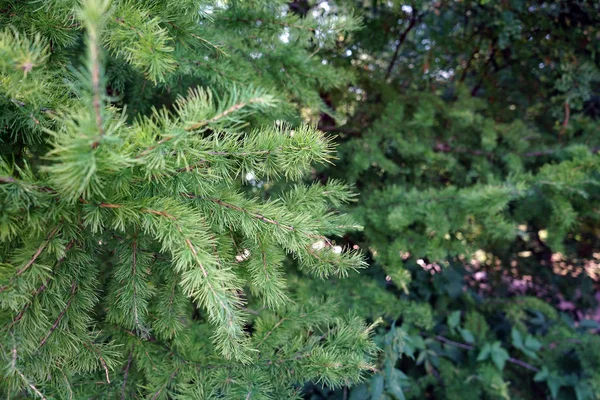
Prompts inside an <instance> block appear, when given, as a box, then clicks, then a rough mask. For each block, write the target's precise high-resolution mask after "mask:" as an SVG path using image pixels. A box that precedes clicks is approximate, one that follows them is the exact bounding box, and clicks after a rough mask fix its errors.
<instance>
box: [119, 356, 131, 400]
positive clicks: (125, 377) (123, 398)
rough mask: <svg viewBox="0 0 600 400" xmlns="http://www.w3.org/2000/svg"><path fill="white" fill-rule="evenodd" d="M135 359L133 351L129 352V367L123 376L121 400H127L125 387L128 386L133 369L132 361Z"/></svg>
mask: <svg viewBox="0 0 600 400" xmlns="http://www.w3.org/2000/svg"><path fill="white" fill-rule="evenodd" d="M132 359H133V351H131V352H129V358H128V359H127V365H126V366H125V371H124V375H123V387H122V388H121V400H125V387H126V386H127V378H128V377H129V368H130V367H131V361H132Z"/></svg>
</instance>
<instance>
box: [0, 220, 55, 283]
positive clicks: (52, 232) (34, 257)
mask: <svg viewBox="0 0 600 400" xmlns="http://www.w3.org/2000/svg"><path fill="white" fill-rule="evenodd" d="M56 232H58V226H56V227H54V229H52V231H50V233H49V234H48V236H47V237H46V240H44V242H43V243H42V244H41V245H40V247H38V249H37V250H36V252H35V253H34V254H33V256H32V257H31V259H29V261H28V262H27V264H25V266H24V267H23V268H21V269H20V270H18V271H17V272H16V273H15V275H14V276H13V277H12V278H11V279H10V281H9V282H8V284H7V285H5V286H3V287H1V288H0V293H2V292H3V291H5V290H6V289H7V288H8V287H9V286H10V285H11V284H12V283H13V282H14V281H15V279H16V278H17V277H18V276H20V275H22V274H23V273H24V272H25V271H27V270H28V269H29V267H31V266H32V265H33V264H34V263H35V260H37V258H38V257H39V256H40V254H42V251H44V249H45V248H46V246H48V243H50V240H51V239H52V238H53V237H54V235H56Z"/></svg>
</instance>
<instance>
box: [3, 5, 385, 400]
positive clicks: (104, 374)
mask: <svg viewBox="0 0 600 400" xmlns="http://www.w3.org/2000/svg"><path fill="white" fill-rule="evenodd" d="M0 25H1V26H3V30H2V31H1V32H0V82H1V84H0V103H1V107H0V120H1V122H2V123H1V124H0V125H1V128H0V135H1V136H0V140H1V142H2V153H1V158H0V243H1V245H0V260H1V264H0V266H1V269H0V310H1V312H0V325H1V329H0V344H1V347H0V352H1V354H2V360H3V361H2V362H3V368H2V369H1V371H2V372H1V377H2V379H1V383H0V393H1V394H2V397H3V398H9V397H10V398H15V396H16V398H18V397H19V396H21V397H23V396H29V397H30V398H40V399H50V398H56V399H69V398H73V399H74V398H123V399H124V398H138V397H147V398H152V399H167V398H173V399H174V398H178V399H208V398H222V399H242V398H244V399H287V398H290V399H291V398H300V395H301V390H302V384H303V383H304V382H306V381H312V382H314V383H317V384H322V385H326V386H331V387H338V386H340V385H349V384H352V383H354V382H358V381H360V380H361V378H362V377H363V375H364V374H365V373H366V372H369V371H370V370H372V369H373V366H372V364H371V359H372V357H373V355H374V352H375V347H374V344H373V342H372V340H371V339H370V333H371V331H372V329H373V326H372V325H371V326H368V325H366V324H365V323H364V322H363V321H362V320H361V319H360V318H358V317H356V316H354V315H346V314H345V313H344V312H341V311H340V310H338V309H336V307H335V305H334V304H332V303H331V302H325V303H324V302H322V301H320V300H319V299H318V298H313V299H306V298H302V301H294V294H293V293H292V292H291V291H290V290H289V289H288V284H287V283H286V272H285V267H286V265H289V264H292V263H293V264H295V265H297V267H298V268H299V269H300V270H301V271H303V272H304V273H306V274H310V275H312V276H315V277H318V278H328V277H332V276H336V277H344V276H345V275H347V274H348V273H349V272H351V271H354V270H357V269H361V268H363V267H364V266H365V263H364V261H363V258H362V257H361V255H360V254H358V253H357V252H356V251H354V250H343V251H340V248H339V247H338V246H335V243H334V242H333V240H334V239H331V238H334V237H335V236H340V235H342V234H344V233H345V232H346V231H348V230H353V229H357V227H356V224H355V223H354V222H353V221H352V219H351V218H349V217H348V216H346V215H344V214H341V213H339V212H336V211H335V209H337V208H339V207H340V205H342V204H344V203H347V202H348V201H350V200H352V198H353V195H352V193H351V190H350V188H349V187H348V186H347V185H345V184H343V183H342V182H338V181H330V182H329V183H328V184H327V185H323V184H312V185H306V184H304V183H303V182H302V180H303V178H305V177H307V176H308V175H309V173H310V169H311V165H313V164H314V163H327V162H330V161H331V159H332V157H333V145H332V142H331V140H330V139H329V138H328V137H326V136H325V135H324V134H323V133H321V132H319V131H318V130H316V129H315V128H313V127H311V126H308V125H303V124H301V123H300V122H301V120H300V118H299V117H298V116H297V115H298V114H299V111H304V112H309V113H311V112H312V113H315V112H319V111H324V110H327V106H326V105H325V104H324V103H323V101H322V100H321V98H320V96H319V91H320V90H322V89H323V88H331V87H335V86H339V85H340V84H342V83H344V82H345V81H346V79H347V76H346V75H345V74H344V73H339V72H337V71H336V70H334V69H333V68H331V67H330V66H329V65H326V64H324V63H322V62H321V61H320V60H319V59H317V58H316V57H313V56H314V54H315V53H316V52H317V51H319V50H320V49H323V48H327V47H331V46H332V45H334V44H335V41H336V40H337V37H338V36H339V35H341V34H342V33H343V32H349V31H352V30H353V29H354V28H356V26H357V23H356V21H355V20H354V19H353V18H351V17H344V16H343V15H334V16H328V17H318V16H317V17H311V16H308V17H302V18H301V17H298V16H296V15H295V14H293V13H292V12H290V11H289V10H288V9H287V6H286V3H285V2H271V1H269V2H260V1H250V2H242V1H239V2H238V1H232V2H227V3H224V2H220V1H214V2H211V1H206V2H200V1H196V0H189V1H186V0H174V1H163V2H134V1H117V0H114V1H112V2H108V1H104V0H102V1H101V0H85V1H83V2H82V3H81V4H80V3H79V2H75V1H68V0H66V1H65V0H56V1H48V2H14V1H2V2H0ZM290 43H293V45H291V44H290ZM276 182H288V184H286V185H282V188H280V189H278V190H269V189H271V188H274V187H275V186H274V184H275V183H276ZM292 184H293V185H292Z"/></svg>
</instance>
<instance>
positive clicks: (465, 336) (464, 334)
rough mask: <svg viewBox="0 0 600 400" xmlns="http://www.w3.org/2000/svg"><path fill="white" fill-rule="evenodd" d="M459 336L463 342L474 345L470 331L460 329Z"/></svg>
mask: <svg viewBox="0 0 600 400" xmlns="http://www.w3.org/2000/svg"><path fill="white" fill-rule="evenodd" d="M460 335H461V336H462V338H463V340H464V341H465V342H467V343H475V336H473V334H472V333H471V331H470V330H468V329H461V330H460Z"/></svg>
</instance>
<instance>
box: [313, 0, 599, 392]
mask: <svg viewBox="0 0 600 400" xmlns="http://www.w3.org/2000/svg"><path fill="white" fill-rule="evenodd" d="M335 4H336V5H338V6H352V7H354V8H355V9H356V10H362V13H363V15H364V17H365V19H364V25H365V28H364V29H362V30H360V31H358V32H356V33H355V34H354V35H353V36H352V38H351V39H350V40H346V41H345V46H340V49H341V51H336V52H330V53H329V54H328V57H329V59H330V60H332V63H334V64H336V65H339V66H345V67H347V68H350V69H352V70H353V71H355V73H356V80H355V81H354V82H353V85H352V86H349V87H348V89H347V90H339V89H338V90H330V91H328V92H327V94H326V95H325V96H324V97H325V98H327V99H328V101H329V103H330V105H331V107H332V108H334V109H335V110H336V112H337V115H338V117H339V118H338V120H337V121H333V120H331V119H330V118H328V117H327V116H322V118H321V119H320V121H319V123H320V126H321V128H322V129H325V130H328V131H332V132H335V133H337V134H338V140H339V142H340V143H341V145H340V147H339V153H338V154H339V157H340V160H339V161H338V162H337V163H336V167H335V168H328V169H327V170H325V171H323V172H322V175H323V176H324V177H327V178H329V177H335V178H341V177H344V178H345V179H347V180H349V181H351V182H352V183H354V184H355V186H356V187H357V189H358V191H359V192H360V196H359V201H358V203H356V204H355V205H351V207H350V208H347V209H348V210H351V212H352V214H353V215H354V216H355V217H356V218H357V220H358V221H359V222H360V223H361V224H362V225H364V227H365V228H364V231H362V232H360V233H357V234H351V235H349V236H348V237H347V240H348V241H349V243H350V244H352V245H354V246H356V247H357V248H359V247H360V248H364V249H369V255H370V256H371V260H372V263H371V265H372V267H371V268H370V269H369V270H368V272H367V274H366V275H363V280H364V279H367V277H368V278H369V279H370V283H364V282H363V283H362V285H363V286H364V287H368V288H369V297H370V298H372V299H373V300H372V301H373V302H372V303H371V302H370V299H366V298H363V297H362V296H361V297H359V299H360V300H357V299H356V295H355V296H350V298H347V297H348V296H342V297H340V293H339V292H340V291H339V290H337V288H335V287H334V288H332V289H329V290H325V291H324V293H325V294H326V295H327V294H329V295H330V296H331V297H334V298H340V299H343V300H341V301H347V302H349V304H351V305H352V306H353V307H355V308H356V309H357V310H360V312H361V313H364V314H363V315H364V316H365V317H368V318H373V319H374V318H377V317H378V316H381V315H383V316H384V317H385V320H386V321H387V323H388V326H387V329H383V328H381V331H380V335H379V336H378V343H379V344H380V346H381V347H383V353H382V355H381V357H380V359H379V363H378V365H379V369H380V370H381V373H380V374H378V375H376V376H374V378H373V379H372V380H371V382H370V383H369V384H364V385H362V386H359V387H357V388H355V389H353V390H350V391H349V392H348V393H346V395H347V396H348V398H351V399H368V398H372V399H404V398H412V399H422V398H435V399H467V398H468V399H497V398H511V399H540V398H549V399H578V400H582V399H595V398H598V397H599V396H600V392H598V382H600V381H598V375H597V373H596V372H595V371H596V367H593V366H592V365H596V362H597V356H596V354H594V353H595V351H594V350H590V352H589V353H587V352H585V350H584V349H585V348H586V347H585V346H591V347H596V346H597V345H591V343H592V342H594V343H597V342H598V336H597V329H598V324H597V323H596V322H595V321H592V320H589V319H587V318H590V319H591V318H592V316H594V315H596V307H597V299H596V290H597V279H598V275H597V271H598V254H600V253H599V251H598V249H600V236H599V235H598V232H599V231H598V226H600V220H599V215H600V214H598V204H600V191H599V190H598V189H599V187H600V186H599V184H600V174H599V172H598V171H600V156H599V155H598V150H599V148H600V136H599V135H598V116H599V115H600V114H599V113H598V105H599V104H600V103H599V102H598V90H599V88H600V86H599V84H600V70H599V69H598V65H599V61H600V60H599V59H598V54H600V53H599V50H600V48H599V47H598V43H600V41H599V40H598V38H599V35H600V32H599V30H598V26H600V20H599V19H598V16H599V15H600V8H599V7H600V5H599V4H598V2H593V1H569V2H563V1H520V0H510V1H475V0H472V1H414V2H386V1H368V2H367V1H353V0H348V1H337V2H335ZM332 10H335V8H332ZM336 285H339V284H338V283H337V282H336ZM377 288H379V289H377ZM365 297H366V296H365ZM384 298H385V299H386V300H385V302H386V304H385V305H382V306H377V307H370V306H372V305H373V304H380V302H381V301H382V300H381V299H384ZM366 303H369V304H370V306H367V305H365V304H366ZM377 308H379V310H377ZM424 309H427V311H426V312H425V311H423V310H424ZM411 310H414V311H411ZM413 316H418V318H414V317H413ZM594 318H596V319H597V316H595V317H594ZM398 387H400V388H401V391H400V390H399V389H398ZM315 393H316V390H315ZM338 395H339V398H343V395H344V393H343V392H342V391H339V392H336V393H334V394H328V395H327V396H331V398H336V397H335V396H338ZM319 396H322V395H317V394H315V397H314V398H315V399H318V398H321V397H319ZM324 397H326V396H324Z"/></svg>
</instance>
